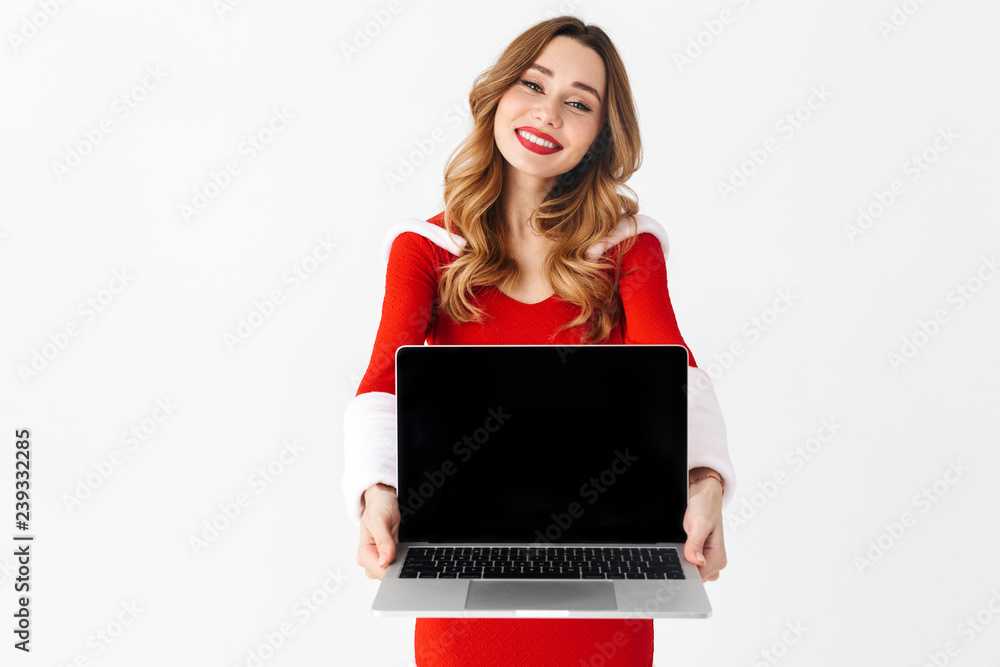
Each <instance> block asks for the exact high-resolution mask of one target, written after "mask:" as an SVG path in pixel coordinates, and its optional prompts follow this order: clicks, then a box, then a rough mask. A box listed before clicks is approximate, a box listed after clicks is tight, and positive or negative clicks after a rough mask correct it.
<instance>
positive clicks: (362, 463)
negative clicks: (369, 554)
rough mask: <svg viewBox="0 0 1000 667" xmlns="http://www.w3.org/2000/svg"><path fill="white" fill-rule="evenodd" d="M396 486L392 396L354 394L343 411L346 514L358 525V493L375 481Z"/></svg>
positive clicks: (394, 414)
mask: <svg viewBox="0 0 1000 667" xmlns="http://www.w3.org/2000/svg"><path fill="white" fill-rule="evenodd" d="M379 483H381V484H388V485H389V486H392V487H395V486H396V395H395V394H390V393H388V392H384V391H370V392H366V393H364V394H358V395H357V396H355V397H354V398H352V399H351V401H350V402H349V403H348V404H347V408H346V409H345V410H344V476H343V478H342V486H343V492H344V500H345V501H346V502H347V513H348V515H349V516H350V518H351V521H353V522H354V523H355V525H357V526H358V527H360V526H361V511H362V510H361V496H362V495H363V494H364V492H365V489H367V488H369V487H371V486H374V485H375V484H379Z"/></svg>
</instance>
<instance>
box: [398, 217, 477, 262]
mask: <svg viewBox="0 0 1000 667" xmlns="http://www.w3.org/2000/svg"><path fill="white" fill-rule="evenodd" d="M407 232H410V233H407ZM397 239H399V243H398V244H397V243H396V241H397ZM394 244H396V245H398V246H399V247H400V248H401V249H403V250H405V251H409V252H417V251H423V252H433V251H435V250H436V249H438V248H440V249H443V250H446V251H447V252H448V253H450V254H452V255H458V254H460V253H461V251H462V248H464V247H465V239H463V238H462V237H461V236H458V235H456V234H450V233H448V230H446V229H445V228H444V212H443V211H442V212H441V213H438V214H437V215H435V216H434V217H432V218H430V219H428V220H421V219H420V218H404V219H402V220H399V221H397V222H396V223H395V224H393V225H392V226H391V227H390V228H389V229H388V231H387V232H386V235H385V239H384V240H383V241H382V260H383V261H385V262H388V261H389V253H390V252H391V251H392V248H393V245H394Z"/></svg>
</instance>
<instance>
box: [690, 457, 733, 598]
mask: <svg viewBox="0 0 1000 667" xmlns="http://www.w3.org/2000/svg"><path fill="white" fill-rule="evenodd" d="M715 474H716V475H717V476H718V473H715ZM697 476H698V477H700V476H701V475H697ZM692 477H694V475H692ZM688 489H689V490H688V506H687V511H686V512H685V513H684V524H683V525H684V532H685V533H687V536H688V538H687V542H685V544H684V557H685V558H687V559H688V562H691V563H694V564H695V565H697V566H698V571H699V572H700V574H701V580H702V581H715V580H716V579H718V578H719V571H720V570H722V568H724V567H726V545H725V542H724V541H723V539H722V485H721V484H719V482H718V480H715V479H711V478H706V479H703V480H700V481H698V482H695V483H694V484H691V485H690V486H689V487H688ZM699 555H704V560H700V559H699V558H698V556H699Z"/></svg>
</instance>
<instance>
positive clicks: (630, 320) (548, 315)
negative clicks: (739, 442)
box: [343, 212, 736, 667]
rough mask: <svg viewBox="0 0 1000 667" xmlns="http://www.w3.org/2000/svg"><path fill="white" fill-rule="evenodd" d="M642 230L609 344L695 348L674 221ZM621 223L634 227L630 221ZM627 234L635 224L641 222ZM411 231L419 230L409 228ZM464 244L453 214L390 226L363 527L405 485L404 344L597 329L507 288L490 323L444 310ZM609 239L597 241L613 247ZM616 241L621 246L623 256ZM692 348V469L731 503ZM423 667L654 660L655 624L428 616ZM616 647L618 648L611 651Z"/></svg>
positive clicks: (358, 484) (348, 461) (360, 447)
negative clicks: (400, 465)
mask: <svg viewBox="0 0 1000 667" xmlns="http://www.w3.org/2000/svg"><path fill="white" fill-rule="evenodd" d="M636 221H637V222H638V223H639V228H638V231H639V236H638V237H637V239H636V243H635V245H634V247H633V248H631V249H630V250H629V252H627V253H626V254H625V255H624V257H623V259H622V277H621V280H620V283H619V294H620V296H621V299H622V305H623V309H624V317H623V322H622V324H620V325H619V326H618V327H616V328H615V329H614V330H612V332H611V335H610V337H609V338H608V339H607V340H605V341H603V343H605V344H622V343H624V344H641V343H654V344H664V343H672V344H680V345H684V346H685V347H687V345H686V343H685V342H684V340H683V338H682V337H681V334H680V331H679V329H678V327H677V322H676V320H675V318H674V312H673V308H672V306H671V304H670V297H669V294H668V291H667V276H666V255H667V253H668V250H669V246H668V243H667V237H666V232H665V231H664V229H663V227H662V226H661V225H659V223H657V222H656V221H655V220H653V219H652V218H650V217H648V216H644V215H637V216H636ZM620 224H621V225H628V224H629V223H628V222H627V221H625V220H623V221H621V222H620ZM622 229H627V230H631V227H630V226H627V227H626V226H623V227H622ZM406 232H411V233H406ZM463 246H464V239H462V238H461V237H458V236H456V235H453V234H449V233H448V232H447V230H446V229H445V228H444V213H443V212H442V213H439V214H438V215H436V216H434V217H433V218H431V219H429V220H427V221H423V220H418V219H408V220H404V221H401V222H399V223H397V224H396V225H395V226H394V227H393V228H391V229H390V230H389V233H388V235H387V238H386V241H385V244H384V246H383V257H384V258H385V259H386V261H387V269H386V288H385V296H384V300H383V303H382V317H381V320H380V323H379V327H378V332H377V334H376V337H375V343H374V346H373V350H372V355H371V359H370V362H369V366H368V369H367V371H366V372H365V375H364V377H363V378H362V380H361V383H360V384H359V386H358V390H357V393H356V395H355V398H354V399H353V400H352V401H351V402H350V403H349V405H348V407H347V409H346V411H345V416H344V428H345V472H344V478H343V481H344V494H345V500H346V502H347V507H348V511H349V516H350V518H351V520H352V521H354V523H355V524H357V525H358V526H360V515H361V495H362V493H363V491H364V490H365V489H367V488H368V487H370V486H372V485H374V484H376V483H383V484H387V485H389V486H395V467H396V465H395V464H396V461H395V457H396V452H395V426H396V425H395V395H394V394H395V352H396V348H397V347H399V346H400V345H420V344H423V343H424V342H425V340H426V342H427V343H428V344H431V345H442V344H447V345H455V344H465V345H484V344H514V345H535V344H542V345H547V344H553V345H575V344H580V343H581V338H580V337H581V335H582V334H583V332H584V331H585V330H586V325H580V326H577V327H575V328H573V329H567V330H565V331H562V332H560V333H559V334H557V335H555V336H554V337H552V338H550V336H552V334H553V333H555V331H556V330H557V329H558V328H559V327H560V326H561V325H563V324H564V323H566V322H567V321H569V320H570V319H572V317H573V316H574V315H576V313H577V312H578V308H577V307H576V306H573V305H572V304H570V303H568V302H565V301H562V300H561V299H559V297H558V296H556V295H553V296H551V297H550V298H548V299H546V300H544V301H541V302H539V303H535V304H526V303H522V302H519V301H516V300H515V299H513V298H511V297H508V296H507V295H505V294H503V293H502V292H501V291H500V290H498V289H497V288H495V287H488V288H481V289H479V290H478V291H477V293H476V294H475V297H476V299H477V300H476V304H477V306H479V307H480V308H483V309H484V310H485V311H486V317H485V318H484V320H483V321H482V322H480V323H468V324H457V323H455V322H454V321H453V320H452V319H451V318H449V317H447V315H444V314H443V313H440V312H437V311H436V309H435V304H434V300H435V297H436V291H437V284H438V281H439V279H440V277H441V273H442V270H443V268H444V266H445V265H446V264H448V263H449V262H450V261H452V260H453V259H454V257H455V256H457V255H458V254H459V253H460V252H461V249H462V247H463ZM603 247H604V246H601V247H600V248H597V250H601V249H603ZM619 248H620V246H618V245H614V246H612V247H611V248H610V250H609V252H611V253H612V258H613V257H614V253H617V252H618V251H619ZM688 353H689V364H690V365H689V368H688V371H689V378H688V380H689V382H688V384H689V395H688V402H689V406H688V440H689V442H688V459H689V460H688V465H689V468H695V467H701V466H707V467H710V468H713V469H714V470H716V471H718V472H719V473H720V475H721V476H722V478H723V480H724V481H725V484H726V493H725V495H724V496H723V507H725V506H727V505H728V504H729V502H730V501H731V500H732V497H733V495H732V494H733V490H734V489H735V486H736V477H735V472H734V470H733V467H732V464H731V462H730V461H729V456H728V449H727V445H726V436H725V425H724V422H723V420H722V414H721V410H720V408H719V405H718V401H717V399H716V398H715V394H714V391H713V390H712V385H711V380H710V379H709V378H708V375H707V374H706V373H704V371H702V370H701V369H699V368H698V367H697V364H696V363H695V358H694V355H693V354H691V352H690V349H688ZM414 647H415V654H416V662H417V665H418V667H440V666H444V665H448V666H457V665H463V666H466V667H470V666H479V665H483V666H485V665H491V666H492V665H504V666H511V665H528V666H530V665H574V666H575V665H581V664H583V665H590V664H593V663H592V662H591V659H592V658H595V657H596V656H601V658H603V659H604V660H603V661H602V662H601V664H603V665H605V666H606V667H613V666H619V665H621V666H624V665H641V666H645V667H648V666H649V665H651V664H652V660H653V621H652V620H649V619H512V618H511V619H506V618H496V619H484V618H418V619H416V632H415V638H414ZM609 654H610V655H609Z"/></svg>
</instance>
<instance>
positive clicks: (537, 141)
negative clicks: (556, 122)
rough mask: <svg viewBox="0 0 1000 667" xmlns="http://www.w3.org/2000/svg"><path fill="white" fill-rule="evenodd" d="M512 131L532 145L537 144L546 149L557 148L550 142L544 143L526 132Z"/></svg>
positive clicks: (543, 140)
mask: <svg viewBox="0 0 1000 667" xmlns="http://www.w3.org/2000/svg"><path fill="white" fill-rule="evenodd" d="M514 131H515V132H517V133H518V134H519V135H520V136H522V137H524V138H525V139H527V140H528V141H530V142H531V143H533V144H538V145H539V146H545V147H546V148H559V147H558V146H556V145H555V144H554V143H552V142H551V141H545V139H539V138H538V137H536V136H535V135H533V134H528V133H527V132H522V131H521V130H514Z"/></svg>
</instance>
